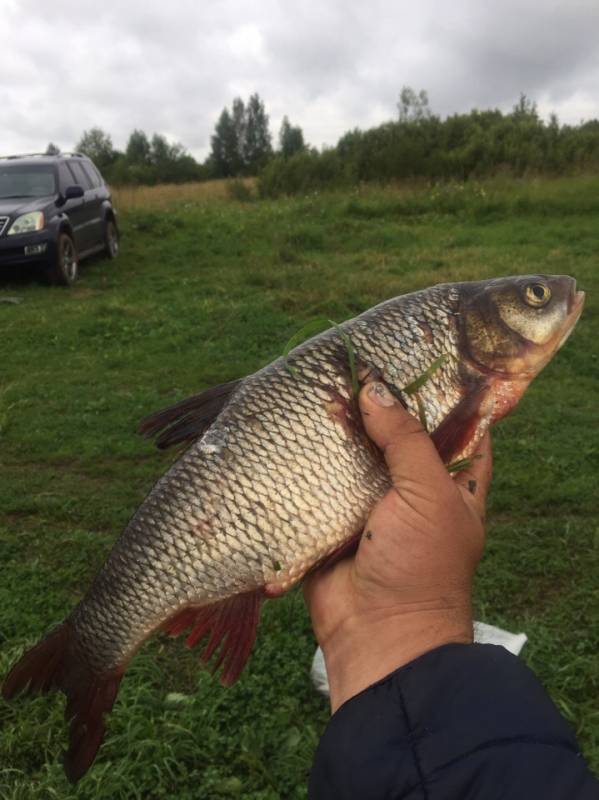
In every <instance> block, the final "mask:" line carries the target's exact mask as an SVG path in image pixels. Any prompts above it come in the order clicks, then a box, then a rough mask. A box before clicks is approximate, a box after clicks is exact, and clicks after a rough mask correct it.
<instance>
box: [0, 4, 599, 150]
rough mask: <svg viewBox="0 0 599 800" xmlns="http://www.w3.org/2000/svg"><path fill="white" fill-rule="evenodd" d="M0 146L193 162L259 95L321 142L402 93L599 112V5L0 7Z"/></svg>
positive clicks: (563, 116)
mask: <svg viewBox="0 0 599 800" xmlns="http://www.w3.org/2000/svg"><path fill="white" fill-rule="evenodd" d="M0 10H1V12H2V22H1V25H0V76H1V79H0V153H2V154H6V153H9V152H23V151H30V150H34V151H37V150H40V149H42V150H43V149H45V147H46V145H47V143H48V142H49V141H53V142H55V143H56V144H58V145H59V146H60V147H61V148H62V149H68V148H72V147H73V146H74V145H75V144H76V142H77V141H78V139H79V138H80V135H81V133H82V131H83V130H85V129H88V128H91V127H93V126H100V127H101V128H103V129H104V130H106V131H107V132H108V133H110V134H111V136H112V139H113V143H114V145H115V146H116V147H118V148H124V147H125V145H126V142H127V138H128V135H129V133H130V132H131V131H132V130H133V129H134V128H141V129H142V130H144V131H146V133H148V134H149V135H151V134H152V133H154V132H159V133H163V134H165V135H166V136H167V137H168V138H169V139H170V140H172V141H180V142H181V143H182V144H183V145H185V147H187V148H188V150H189V151H190V152H191V153H192V154H193V155H194V156H196V157H197V158H200V159H203V158H204V157H205V156H206V155H207V154H208V153H209V150H210V134H211V132H212V130H213V128H214V124H215V122H216V119H217V117H218V115H219V113H220V111H221V110H222V108H223V106H225V105H230V103H231V101H232V100H233V98H234V97H235V96H237V95H239V96H241V97H243V98H244V99H245V98H247V97H248V96H249V95H250V94H251V93H252V92H254V91H257V92H258V93H259V94H260V95H261V97H262V98H263V100H264V101H265V104H266V109H267V112H268V113H269V115H270V120H271V130H272V131H273V134H275V137H276V134H277V132H278V129H279V125H280V122H281V118H282V116H283V115H284V114H287V115H288V116H289V118H290V119H291V122H292V123H294V124H299V125H301V127H302V128H303V130H304V135H305V138H306V140H307V141H308V142H309V143H310V144H312V145H316V146H318V147H320V146H322V145H323V144H329V145H332V144H335V142H336V141H337V139H338V138H339V136H340V135H341V134H343V133H344V132H345V131H346V130H348V129H350V128H354V127H360V128H367V127H370V126H372V125H376V124H378V123H380V122H383V121H386V120H388V119H391V118H393V117H394V116H395V115H396V103H397V99H398V94H399V91H400V89H401V87H402V86H404V85H408V86H412V87H413V88H414V89H416V90H419V89H426V90H427V92H428V94H429V99H430V106H431V108H432V110H433V111H434V112H436V113H438V114H441V115H442V116H445V115H447V114H450V113H452V112H454V111H468V110H470V109H471V108H473V107H477V108H489V107H499V108H502V109H504V110H507V109H509V108H511V106H512V105H513V104H514V103H515V102H516V100H517V99H518V96H519V94H520V92H525V93H526V94H527V95H528V96H529V97H530V98H532V99H533V100H536V101H537V103H538V107H539V110H540V111H541V113H543V114H544V115H548V114H549V113H550V112H551V111H555V112H556V113H557V114H558V116H559V118H560V120H561V121H564V122H571V123H578V122H579V121H580V120H581V119H589V118H593V117H598V118H599V0H416V2H415V1H414V0H391V1H390V2H383V0H303V1H302V2H301V3H300V2H293V3H292V2H285V1H284V0H280V1H279V2H277V1H276V0H252V2H246V1H245V0H168V2H160V3H158V2H152V0H121V2H114V0H101V1H100V0H93V2H92V1H90V0H52V2H50V3H43V2H39V0H0Z"/></svg>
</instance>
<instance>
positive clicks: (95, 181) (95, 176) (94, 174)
mask: <svg viewBox="0 0 599 800" xmlns="http://www.w3.org/2000/svg"><path fill="white" fill-rule="evenodd" d="M81 168H82V169H83V171H84V172H85V174H86V175H87V177H88V178H89V179H90V181H91V184H92V186H93V187H94V189H96V188H98V187H99V186H103V185H104V181H103V180H102V178H101V176H100V173H99V172H98V170H97V169H96V168H95V167H94V165H93V164H92V163H91V161H82V162H81Z"/></svg>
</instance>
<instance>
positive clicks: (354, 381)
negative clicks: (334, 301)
mask: <svg viewBox="0 0 599 800" xmlns="http://www.w3.org/2000/svg"><path fill="white" fill-rule="evenodd" d="M329 322H330V323H331V325H333V327H334V328H335V330H336V331H337V333H338V334H339V336H340V337H341V340H342V341H343V344H344V345H345V347H346V350H347V358H348V360H349V371H350V373H351V385H352V390H353V393H354V397H357V396H358V395H359V394H360V384H359V383H358V370H357V368H356V353H355V351H354V346H353V344H352V340H351V339H350V338H349V336H348V335H347V333H346V332H345V331H344V330H343V329H342V328H341V326H339V325H338V324H337V323H336V322H334V321H333V320H332V319H330V320H329Z"/></svg>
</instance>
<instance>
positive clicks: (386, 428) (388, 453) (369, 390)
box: [360, 381, 447, 485]
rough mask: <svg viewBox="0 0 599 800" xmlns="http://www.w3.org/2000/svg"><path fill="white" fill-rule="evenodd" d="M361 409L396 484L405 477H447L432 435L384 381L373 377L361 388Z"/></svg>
mask: <svg viewBox="0 0 599 800" xmlns="http://www.w3.org/2000/svg"><path fill="white" fill-rule="evenodd" d="M360 410H361V412H362V419H363V422H364V427H365V429H366V433H367V434H368V436H369V437H370V439H372V441H373V442H374V443H375V444H376V445H378V447H380V448H381V450H382V451H383V454H384V456H385V461H386V462H387V466H388V467H389V472H390V473H391V479H392V481H393V483H394V485H398V484H399V483H400V482H402V481H405V480H411V481H418V482H421V483H426V484H431V483H435V482H438V481H447V470H446V469H445V466H444V464H443V462H442V461H441V459H440V458H439V455H438V453H437V451H436V449H435V446H434V444H433V443H432V441H431V439H430V437H429V436H428V434H427V433H426V431H425V430H424V429H423V427H422V425H421V424H420V422H419V421H418V420H417V419H416V418H415V417H413V416H412V415H411V414H410V413H409V412H408V411H406V410H405V409H404V408H403V407H402V406H401V404H400V403H399V402H398V401H397V400H396V399H395V397H393V395H392V394H391V392H390V391H389V390H388V389H387V387H386V386H385V385H384V384H383V383H380V382H377V381H374V382H373V383H369V384H367V385H366V386H365V387H364V388H363V389H362V391H361V392H360Z"/></svg>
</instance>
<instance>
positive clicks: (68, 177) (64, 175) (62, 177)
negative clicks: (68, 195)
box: [58, 164, 76, 194]
mask: <svg viewBox="0 0 599 800" xmlns="http://www.w3.org/2000/svg"><path fill="white" fill-rule="evenodd" d="M74 183H76V181H75V179H74V177H73V173H72V172H71V170H70V169H69V168H68V167H67V165H66V164H59V165H58V186H59V189H60V193H61V194H64V193H65V192H66V189H67V186H72V185H73V184H74Z"/></svg>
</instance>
